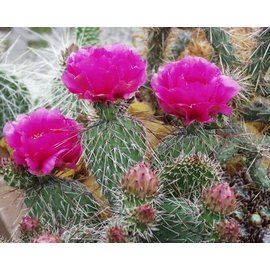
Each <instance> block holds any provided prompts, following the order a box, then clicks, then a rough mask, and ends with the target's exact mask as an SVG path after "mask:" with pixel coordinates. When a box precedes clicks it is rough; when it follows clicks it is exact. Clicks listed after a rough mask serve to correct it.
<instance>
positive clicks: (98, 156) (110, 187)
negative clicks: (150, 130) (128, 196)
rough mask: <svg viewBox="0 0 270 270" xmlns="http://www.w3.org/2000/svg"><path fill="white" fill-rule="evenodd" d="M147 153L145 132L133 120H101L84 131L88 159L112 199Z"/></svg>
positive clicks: (124, 118)
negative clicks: (123, 176) (127, 175)
mask: <svg viewBox="0 0 270 270" xmlns="http://www.w3.org/2000/svg"><path fill="white" fill-rule="evenodd" d="M145 152H146V138H145V132H144V129H143V127H142V126H141V125H140V124H139V123H137V122H135V121H134V120H132V119H130V118H127V117H121V118H117V117H116V118H115V119H112V120H110V121H106V120H105V121H104V120H100V121H99V122H97V123H96V124H94V125H93V126H91V127H90V128H89V129H88V130H87V131H86V132H85V160H86V162H87V164H88V166H89V169H90V170H91V172H92V173H93V174H94V175H95V177H96V179H97V181H98V182H99V183H100V184H101V187H102V190H103V191H104V192H105V194H106V195H109V197H110V196H112V195H113V194H114V191H119V190H120V182H121V177H122V175H123V173H125V172H126V171H127V169H128V168H129V167H131V166H134V165H135V164H136V163H137V162H139V161H142V159H143V157H144V155H145Z"/></svg>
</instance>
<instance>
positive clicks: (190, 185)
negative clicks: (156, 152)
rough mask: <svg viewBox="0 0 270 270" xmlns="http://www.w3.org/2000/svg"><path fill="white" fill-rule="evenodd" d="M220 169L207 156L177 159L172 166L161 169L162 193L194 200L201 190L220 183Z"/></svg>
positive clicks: (189, 156) (196, 155)
mask: <svg viewBox="0 0 270 270" xmlns="http://www.w3.org/2000/svg"><path fill="white" fill-rule="evenodd" d="M220 175H221V169H220V166H219V164H217V163H215V162H214V161H212V160H211V159H209V158H208V157H207V156H204V155H202V154H195V155H187V156H182V157H179V158H178V159H177V160H175V162H174V163H173V164H169V165H167V166H165V167H164V168H163V169H162V176H161V177H162V179H163V188H164V192H172V193H173V194H174V196H183V197H186V198H188V199H191V200H194V198H195V199H196V198H198V196H199V194H201V192H202V190H203V188H205V187H210V186H211V185H212V183H213V182H215V181H220Z"/></svg>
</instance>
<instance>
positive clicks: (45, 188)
mask: <svg viewBox="0 0 270 270" xmlns="http://www.w3.org/2000/svg"><path fill="white" fill-rule="evenodd" d="M25 204H26V206H27V207H28V208H29V214H30V215H31V216H33V217H35V218H38V219H39V220H40V222H42V223H49V224H50V225H51V226H52V227H53V226H54V225H56V224H58V226H63V225H68V224H69V223H71V224H78V223H80V222H81V221H82V220H85V219H90V220H91V219H98V210H99V206H98V204H97V203H96V202H95V201H94V198H93V196H92V195H91V194H90V192H89V191H88V190H87V189H86V188H85V187H84V186H83V185H81V184H80V183H78V182H76V181H70V182H69V181H55V180H50V181H48V182H45V183H44V184H42V185H38V186H37V187H34V188H31V189H29V190H27V193H26V198H25Z"/></svg>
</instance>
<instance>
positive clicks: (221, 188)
mask: <svg viewBox="0 0 270 270" xmlns="http://www.w3.org/2000/svg"><path fill="white" fill-rule="evenodd" d="M203 202H204V205H205V206H206V208H207V209H208V210H211V211H213V212H216V213H219V214H225V215H227V214H230V213H232V212H233V211H234V210H235V209H236V204H237V202H236V197H235V194H234V191H233V189H232V188H231V187H230V186H229V184H228V183H219V184H217V185H215V186H214V187H212V188H210V189H209V190H207V191H206V192H205V193H204V194H203Z"/></svg>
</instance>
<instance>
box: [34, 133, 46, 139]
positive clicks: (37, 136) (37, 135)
mask: <svg viewBox="0 0 270 270" xmlns="http://www.w3.org/2000/svg"><path fill="white" fill-rule="evenodd" d="M43 134H44V132H37V133H35V134H34V135H33V136H32V139H34V140H35V139H38V138H40V137H41V136H42V135H43Z"/></svg>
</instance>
